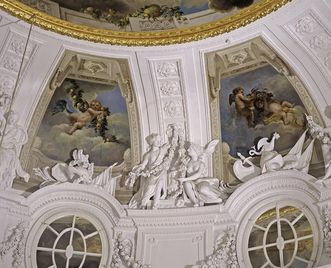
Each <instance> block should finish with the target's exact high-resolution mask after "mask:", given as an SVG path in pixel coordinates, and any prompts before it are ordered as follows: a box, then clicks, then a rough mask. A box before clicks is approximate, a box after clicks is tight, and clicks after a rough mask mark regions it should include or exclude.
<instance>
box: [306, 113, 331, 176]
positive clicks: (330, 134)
mask: <svg viewBox="0 0 331 268" xmlns="http://www.w3.org/2000/svg"><path fill="white" fill-rule="evenodd" d="M306 118H307V122H308V129H309V134H310V135H311V136H312V137H314V138H316V139H318V140H319V141H320V142H321V148H322V154H323V159H324V167H325V174H324V176H323V177H322V178H321V180H326V179H330V178H331V127H326V128H323V127H321V126H320V125H318V124H317V123H315V122H314V120H313V118H312V116H308V115H306Z"/></svg>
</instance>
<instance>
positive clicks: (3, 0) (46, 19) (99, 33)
mask: <svg viewBox="0 0 331 268" xmlns="http://www.w3.org/2000/svg"><path fill="white" fill-rule="evenodd" d="M290 1H291V0H262V1H260V2H258V3H256V4H254V5H252V6H251V7H248V8H246V9H243V10H241V11H239V12H237V13H236V14H235V15H233V16H229V17H226V18H223V19H220V20H217V21H214V22H210V23H206V24H202V25H198V26H193V27H191V28H186V29H173V30H167V31H157V32H123V31H112V30H106V29H97V28H91V27H87V26H83V25H79V24H74V23H71V22H67V21H63V20H61V19H58V18H55V17H52V16H49V15H47V14H45V13H43V12H40V11H38V10H35V9H33V8H31V7H28V6H26V5H24V4H22V3H20V2H19V1H17V0H0V8H1V9H2V10H4V11H6V12H8V13H10V14H12V15H14V16H15V17H18V18H20V19H22V20H25V21H29V22H32V23H33V24H34V25H36V26H39V27H41V28H43V29H45V30H49V31H53V32H56V33H59V34H63V35H67V36H70V37H73V38H77V39H83V40H88V41H92V42H96V43H105V44H111V45H122V46H156V45H169V44H179V43H185V42H191V41H197V40H201V39H205V38H208V37H213V36H216V35H219V34H222V33H226V32H230V31H232V30H235V29H238V28H240V27H242V26H245V25H247V24H249V23H251V22H254V21H256V20H257V19H260V18H262V17H264V16H266V15H267V14H269V13H271V12H273V11H276V10H277V9H279V8H280V7H282V6H284V5H285V4H287V3H289V2H290ZM33 15H35V16H34V17H32V16H33Z"/></svg>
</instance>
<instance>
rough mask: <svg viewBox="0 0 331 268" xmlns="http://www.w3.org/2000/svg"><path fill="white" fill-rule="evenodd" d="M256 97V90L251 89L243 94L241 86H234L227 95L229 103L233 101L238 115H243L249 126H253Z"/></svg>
mask: <svg viewBox="0 0 331 268" xmlns="http://www.w3.org/2000/svg"><path fill="white" fill-rule="evenodd" d="M255 98H256V90H255V89H253V90H252V93H251V94H249V95H245V93H244V89H243V88H242V87H236V88H235V89H234V90H232V94H230V95H229V104H230V105H231V104H232V103H233V102H234V103H235V105H236V111H237V112H238V114H239V115H241V116H244V117H245V118H246V120H247V123H248V126H249V127H255V118H254V110H255V108H254V100H255Z"/></svg>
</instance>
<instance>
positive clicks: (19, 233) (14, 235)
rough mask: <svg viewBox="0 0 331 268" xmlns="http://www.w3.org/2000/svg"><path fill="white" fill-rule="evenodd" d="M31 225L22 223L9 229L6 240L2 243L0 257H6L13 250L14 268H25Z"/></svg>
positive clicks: (0, 244)
mask: <svg viewBox="0 0 331 268" xmlns="http://www.w3.org/2000/svg"><path fill="white" fill-rule="evenodd" d="M28 227H29V224H28V223H27V222H25V221H21V222H20V223H18V224H17V225H14V226H12V227H9V228H7V235H6V238H5V239H6V240H5V241H3V242H1V243H0V257H4V256H5V255H7V254H8V253H9V252H10V251H11V250H12V258H13V262H12V268H21V267H23V257H24V248H25V239H26V234H27V231H28Z"/></svg>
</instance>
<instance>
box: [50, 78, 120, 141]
mask: <svg viewBox="0 0 331 268" xmlns="http://www.w3.org/2000/svg"><path fill="white" fill-rule="evenodd" d="M71 83H72V86H71V87H69V88H68V89H67V92H68V95H69V96H70V99H71V101H72V105H73V107H72V106H70V104H69V101H68V100H65V99H61V100H58V101H57V102H56V103H55V106H54V107H53V110H52V114H53V115H55V114H57V113H59V112H67V114H68V119H69V120H70V125H71V126H72V127H71V128H70V130H69V131H68V134H70V135H72V134H73V133H75V132H76V131H77V130H79V129H82V128H83V127H93V128H94V130H95V132H96V133H97V134H98V135H99V136H101V137H102V138H103V139H104V141H105V142H117V139H116V137H115V136H114V135H111V136H107V135H106V131H107V130H108V121H107V117H108V116H109V115H110V111H109V109H108V108H107V107H103V106H102V104H101V102H100V101H99V100H96V99H93V100H91V101H90V102H88V101H86V100H85V99H84V98H83V93H84V91H83V90H82V89H79V87H78V85H77V84H76V83H75V81H71ZM75 108H76V109H77V110H78V111H77V110H76V109H75Z"/></svg>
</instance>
